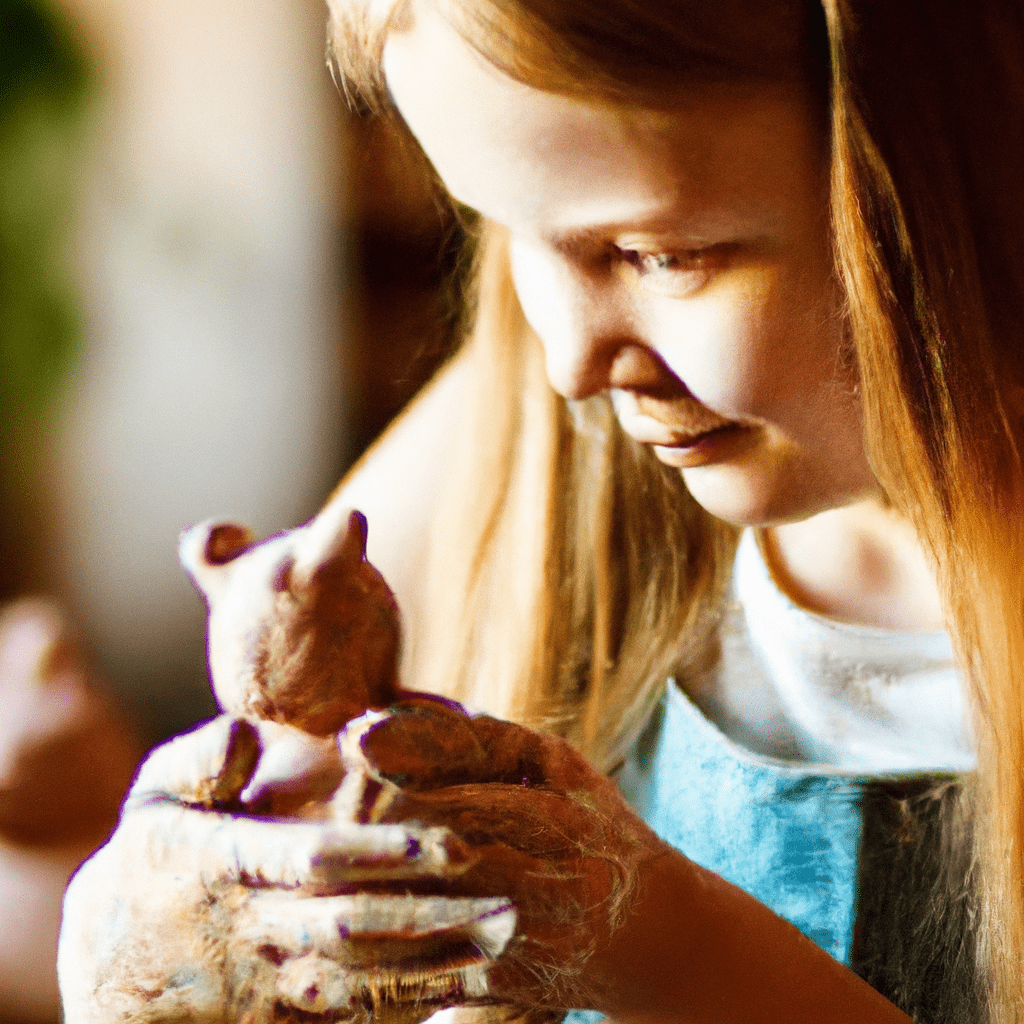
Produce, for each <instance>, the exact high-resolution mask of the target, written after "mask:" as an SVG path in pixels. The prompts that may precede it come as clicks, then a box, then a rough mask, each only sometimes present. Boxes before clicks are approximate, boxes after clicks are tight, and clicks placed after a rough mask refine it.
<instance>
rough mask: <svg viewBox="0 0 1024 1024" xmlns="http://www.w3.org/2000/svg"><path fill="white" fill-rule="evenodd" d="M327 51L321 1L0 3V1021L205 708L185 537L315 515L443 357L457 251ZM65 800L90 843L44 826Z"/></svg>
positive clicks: (40, 970) (50, 1011) (208, 708)
mask: <svg viewBox="0 0 1024 1024" xmlns="http://www.w3.org/2000/svg"><path fill="white" fill-rule="evenodd" d="M324 24H325V11H324V9H323V7H322V3H321V2H318V0H245V2H243V0H59V2H58V0H0V599H2V601H3V602H5V603H6V604H5V607H6V608H7V609H8V610H9V609H12V608H13V609H16V610H19V611H18V614H17V615H15V614H14V613H13V612H12V613H10V614H9V615H8V617H7V619H4V618H3V616H2V614H0V923H3V924H4V925H6V926H7V927H5V928H0V1021H3V1022H4V1024H7V1022H9V1021H16V1020H17V1021H23V1022H28V1021H44V1020H55V1019H56V1004H55V1001H54V1000H55V996H54V988H53V982H52V974H53V967H52V944H53V939H54V935H55V930H56V915H57V913H58V910H57V908H58V906H59V893H60V890H61V889H62V887H63V884H64V882H65V881H66V877H67V873H68V872H69V871H70V870H71V867H73V865H74V863H77V861H78V860H79V859H80V858H81V856H82V855H83V851H84V852H88V849H91V848H92V847H94V846H95V845H96V843H97V842H99V841H102V837H103V836H104V835H105V834H106V831H107V830H108V829H109V828H110V827H111V826H112V824H113V815H114V813H115V812H116V801H117V796H118V795H119V793H120V792H121V791H122V790H123V786H124V785H125V784H126V783H127V781H128V779H129V778H130V774H131V769H132V766H133V765H134V763H135V761H136V760H137V758H138V756H140V755H141V752H142V751H143V750H144V749H145V748H146V747H147V746H149V745H151V744H152V743H153V742H155V741H157V740H159V739H161V738H164V737H166V736H168V735H170V734H172V733H174V732H177V731H180V730H182V729H185V728H188V727H189V726H191V725H192V724H193V723H194V722H196V721H197V720H199V719H201V718H203V717H206V716H208V715H210V714H212V713H213V712H214V707H213V704H212V702H211V700H210V697H209V688H208V683H207V678H206V671H205V651H204V636H203V633H204V621H205V609H204V606H203V604H202V601H201V599H200V598H199V597H198V595H197V594H196V592H195V591H194V589H193V588H192V586H191V584H190V582H189V581H188V580H187V578H186V577H185V574H184V572H183V571H182V570H181V569H180V568H179V567H178V564H177V557H176V544H177V536H178V533H179V532H180V530H181V529H182V528H184V527H185V526H187V525H189V524H191V523H193V522H196V521H197V520H200V519H204V518H207V517H210V516H225V515H226V516H231V517H234V518H237V519H238V520H239V521H240V522H244V523H247V524H249V525H251V526H252V527H253V528H254V529H255V530H256V531H257V533H259V534H268V533H272V532H275V531H277V530H280V529H283V528H285V527H288V526H292V525H295V524H297V523H299V522H302V521H303V520H305V519H306V518H308V517H309V516H310V515H312V514H313V513H314V512H315V511H316V509H317V508H318V507H319V506H320V505H321V504H322V502H323V501H324V499H325V498H326V497H327V495H328V494H329V492H330V490H331V488H332V487H333V486H334V484H335V483H336V482H337V480H338V479H339V478H340V477H341V475H342V474H343V472H344V471H345V469H346V468H347V467H348V466H349V465H350V464H351V463H352V461H353V460H354V459H355V458H356V457H358V455H359V454H360V453H361V451H363V450H364V449H365V447H366V446H367V445H368V444H369V443H370V442H371V441H372V439H373V438H374V437H375V436H376V435H377V433H378V432H379V431H380V430H381V429H382V428H383V427H384V426H385V425H386V423H387V422H388V421H389V419H390V418H391V417H393V415H394V414H395V413H396V412H397V411H398V410H399V409H400V408H401V407H402V405H403V404H404V403H405V402H406V401H407V400H408V398H409V397H410V396H411V395H412V394H413V393H414V392H415V390H416V389H417V388H418V387H419V386H420V384H421V383H422V382H423V381H424V380H425V379H426V378H427V377H428V376H429V375H430V373H431V372H432V370H433V369H434V367H435V366H436V365H437V364H438V362H439V361H440V360H441V359H442V358H443V357H444V355H445V353H446V352H447V350H448V348H449V346H450V341H451V337H452V333H453V330H454V322H455V321H454V318H453V315H452V313H453V310H452V305H451V300H450V297H449V296H450V293H451V291H452V289H451V288H450V287H449V282H450V279H451V276H452V274H453V268H454V266H455V263H456V253H457V252H458V249H459V233H458V229H457V227H456V225H455V224H454V222H453V220H452V218H451V216H450V214H448V213H447V212H445V208H444V205H443V204H442V203H439V202H438V201H437V197H436V195H435V192H434V187H433V185H432V183H431V182H430V180H429V178H428V177H427V176H426V174H425V173H424V169H423V168H422V166H421V165H420V164H419V163H418V162H417V161H416V160H415V159H413V158H411V157H410V156H409V155H408V154H407V152H406V151H405V149H404V148H403V146H402V145H401V144H399V143H398V141H397V139H396V136H395V133H394V132H393V131H392V130H391V129H389V128H388V127H387V125H386V124H384V123H382V122H380V121H378V120H375V119H371V118H366V117H361V116H358V115H356V114H354V113H352V112H350V111H348V110H346V109H345V108H344V105H343V103H342V101H341V99H340V97H339V94H338V91H337V90H336V89H335V87H334V85H333V83H332V81H331V77H330V75H329V73H328V71H327V67H326V63H325V52H324V36H325V30H324ZM26 595H45V596H46V597H47V598H49V599H51V603H50V604H48V605H46V606H45V609H44V610H43V611H40V606H38V605H25V604H21V605H18V604H13V603H12V602H15V601H16V599H19V598H24V597H25V596H26ZM26 609H27V611H26ZM19 616H20V617H19ZM5 623H6V625H5ZM26 623H27V624H28V625H26ZM69 651H70V652H72V653H71V654H70V655H69V654H68V652H69ZM69 665H71V666H72V669H73V671H72V669H69V667H68V666H69ZM69 673H70V674H69ZM76 687H77V689H76ZM62 688H63V689H62ZM79 690H80V691H81V693H83V694H87V695H88V700H86V699H85V698H81V699H80V696H81V695H80V694H79ZM75 694H79V696H78V697H76V696H74V695H75ZM55 695H57V696H55ZM69 695H70V696H69ZM75 701H78V703H77V704H76V703H75ZM69 708H76V709H77V710H75V711H74V713H72V711H69V710H68V709H69ZM62 709H63V710H62ZM82 709H87V712H86V711H83V710H82ZM76 716H77V717H76ZM83 716H84V717H83ZM86 720H88V721H87V726H88V727H87V728H86V726H85V725H83V723H84V722H86ZM76 730H77V732H76ZM55 737H56V738H59V739H60V742H61V743H63V744H64V747H61V748H60V750H61V751H63V752H62V753H60V754H59V756H58V754H56V753H54V751H55V750H57V747H55V746H54V744H55V743H56V742H57V740H56V739H55ZM68 737H72V738H74V737H77V739H75V742H76V743H77V744H78V748H80V752H81V751H86V752H88V757H85V760H82V757H84V756H85V755H84V754H82V756H79V755H77V754H76V755H73V754H69V753H68V750H69V749H71V748H70V747H68V743H69V742H70V741H69V740H68ZM47 744H49V745H47ZM72 746H74V744H72ZM58 747H59V744H58ZM97 751H106V754H104V755H103V756H102V757H99V755H98V754H97ZM40 752H42V753H40ZM44 754H45V756H44ZM97 757H99V761H102V764H103V767H102V771H101V769H100V768H97V764H98V763H99V762H98V761H97ZM76 758H77V760H76ZM89 758H91V759H92V760H90V759H89ZM90 766H91V767H90ZM97 771H101V774H102V773H103V772H105V773H106V774H105V776H104V779H103V780H100V779H99V776H98V775H95V774H90V773H95V772H97ZM41 773H42V774H43V775H45V776H46V778H47V779H48V780H49V781H48V782H47V784H46V785H42V784H41V783H40V782H39V778H38V777H39V776H40V774H41ZM69 773H73V775H74V777H72V776H71V774H69ZM101 781H102V785H101V784H100V783H101ZM26 787H27V788H26ZM47 787H48V788H47ZM89 790H92V791H93V792H100V791H102V792H104V793H109V794H111V795H110V796H109V798H108V799H107V803H106V804H105V805H104V804H103V802H102V801H98V802H97V800H95V799H94V800H93V801H92V803H91V804H90V803H89V801H88V800H85V799H84V797H83V798H82V800H79V801H78V805H80V806H83V807H84V806H86V804H88V805H89V806H90V807H92V806H93V805H94V804H95V807H93V810H92V811H90V813H92V814H93V817H94V818H95V821H94V822H93V823H92V826H91V831H90V828H86V827H85V826H82V828H80V829H78V831H77V832H75V834H74V835H73V836H72V835H71V834H70V832H68V834H67V835H64V834H62V833H61V831H60V828H59V827H57V826H56V825H53V824H52V823H51V824H50V825H47V826H45V827H44V826H43V825H42V824H40V823H39V822H40V821H42V818H40V817H39V815H40V814H41V813H42V812H41V811H40V808H41V807H43V806H44V805H46V806H51V805H52V806H57V804H58V803H59V802H60V801H59V800H57V796H56V795H55V794H58V793H60V794H61V795H62V796H63V797H64V798H66V801H65V802H67V800H70V799H71V798H72V797H74V794H75V793H85V792H86V791H89ZM26 794H30V796H31V799H30V798H29V797H28V796H26ZM26 807H28V808H29V811H26V810H25V808H26ZM33 807H34V808H35V810H34V811H33V810H32V808H33ZM33 813H34V814H36V818H33V819H32V821H33V822H34V823H35V824H33V825H32V826H31V827H28V825H26V824H25V823H26V822H27V821H28V819H29V817H31V815H32V814H33ZM19 815H21V817H20V818H19V817H18V816H19ZM26 815H28V817H26ZM72 817H73V815H72ZM16 819H17V820H16ZM37 819H38V820H37ZM64 820H68V821H69V820H70V818H69V817H68V815H67V814H65V815H64ZM18 821H20V822H21V824H20V825H19V824H18ZM12 822H13V824H12ZM19 829H20V831H19Z"/></svg>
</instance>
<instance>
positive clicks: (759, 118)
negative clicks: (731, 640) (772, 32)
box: [384, 6, 817, 234]
mask: <svg viewBox="0 0 1024 1024" xmlns="http://www.w3.org/2000/svg"><path fill="white" fill-rule="evenodd" d="M384 70H385V74H386V78H387V82H388V86H389V88H390V91H391V93H392V96H393V98H394V100H395V102H396V104H397V106H398V109H399V110H400V112H401V113H402V115H403V117H404V118H405V120H406V122H407V124H408V125H409V127H410V129H411V130H412V132H413V133H414V134H415V135H416V137H417V138H418V140H419V141H420V143H421V145H422V146H423V148H424V150H425V151H426V153H427V155H428V157H430V159H431V160H432V161H433V163H434V165H435V168H436V170H437V171H438V173H439V175H440V176H441V178H442V179H443V180H444V182H445V184H446V185H447V187H448V188H449V190H450V191H451V192H452V194H453V195H454V196H455V197H456V198H457V199H459V200H460V201H462V202H464V203H466V204H467V205H469V206H471V207H473V208H474V209H477V210H479V211H480V212H481V213H483V214H484V215H485V216H487V217H489V218H491V219H493V220H496V221H498V222H499V223H503V224H506V225H508V226H510V227H515V228H522V229H526V228H534V227H537V228H541V227H543V228H544V229H545V231H549V230H557V229H558V228H559V227H561V226H573V227H582V226H587V225H597V224H606V223H607V224H611V223H616V222H620V221H621V222H636V221H638V220H644V219H650V218H655V219H656V218H657V217H658V216H660V215H662V214H663V213H665V212H667V211H671V212H672V214H673V216H675V217H676V219H679V218H680V216H682V217H683V219H686V220H688V221H689V222H690V227H691V230H692V231H693V232H697V233H699V231H701V230H707V231H709V232H710V233H712V234H713V233H715V232H716V231H718V230H720V226H719V225H716V224H713V223H711V224H704V223H703V222H704V221H707V220H708V219H710V220H712V221H713V220H714V219H715V217H716V216H719V214H720V209H721V208H722V207H723V206H725V207H729V208H730V210H731V215H732V216H739V215H741V214H742V211H743V209H744V208H745V207H746V206H750V205H751V204H753V205H754V206H763V200H764V198H765V194H766V193H770V192H772V191H773V189H774V188H775V187H776V186H777V185H780V184H782V185H784V184H785V183H784V182H783V181H782V180H781V178H782V177H786V176H785V175H781V171H782V169H783V168H782V167H781V166H780V164H785V163H787V162H788V163H790V164H792V163H793V162H794V160H795V161H796V162H797V163H800V164H805V163H807V162H808V160H809V159H810V158H811V154H810V153H809V150H810V149H814V150H816V149H817V145H816V140H815V138H814V135H815V133H814V130H813V128H812V127H811V125H810V124H809V120H810V119H809V116H808V115H807V112H806V110H805V107H806V104H805V103H804V102H803V100H802V98H801V96H800V95H799V94H798V92H797V91H796V90H795V89H794V88H793V87H784V86H779V85H775V86H768V85H764V84H761V85H759V86H756V87H754V86H746V87H744V88H740V87H736V86H733V87H730V88H715V89H710V88H708V89H703V90H701V92H700V94H699V95H697V94H696V93H692V94H691V95H690V96H688V97H681V98H680V101H679V103H678V104H677V105H676V106H675V107H674V108H672V109H665V110H658V111H651V110H643V109H640V108H625V107H612V106H610V105H609V104H608V103H606V102H594V103H589V102H586V101H584V100H582V99H579V98H576V97H569V96H563V95H559V94H556V93H551V92H545V91H542V90H539V89H534V88H532V87H530V86H526V85H523V84H522V83H520V82H516V81H514V80H512V79H511V78H509V77H507V76H506V75H504V74H502V73H501V72H499V71H497V70H496V69H495V68H494V67H493V66H491V65H490V64H488V63H487V62H486V61H485V60H484V59H483V58H482V57H481V56H480V55H479V54H478V53H476V51H475V50H473V49H472V48H471V47H470V46H469V45H468V44H467V43H466V42H465V41H464V40H463V39H462V38H461V37H460V36H459V34H458V33H457V32H456V31H455V30H454V29H452V27H451V26H450V25H449V24H448V23H447V22H446V21H445V19H444V18H443V17H441V16H440V15H439V14H438V13H437V12H436V11H434V10H432V9H431V8H430V7H429V6H427V7H424V6H420V7H418V9H417V11H416V17H415V19H414V21H412V22H411V23H410V24H409V25H408V27H406V28H404V30H402V31H396V32H393V33H392V34H391V36H390V37H389V39H388V42H387V44H386V46H385V50H384ZM789 171H790V173H789V177H791V176H792V173H791V172H792V168H791V167H790V168H789Z"/></svg>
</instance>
